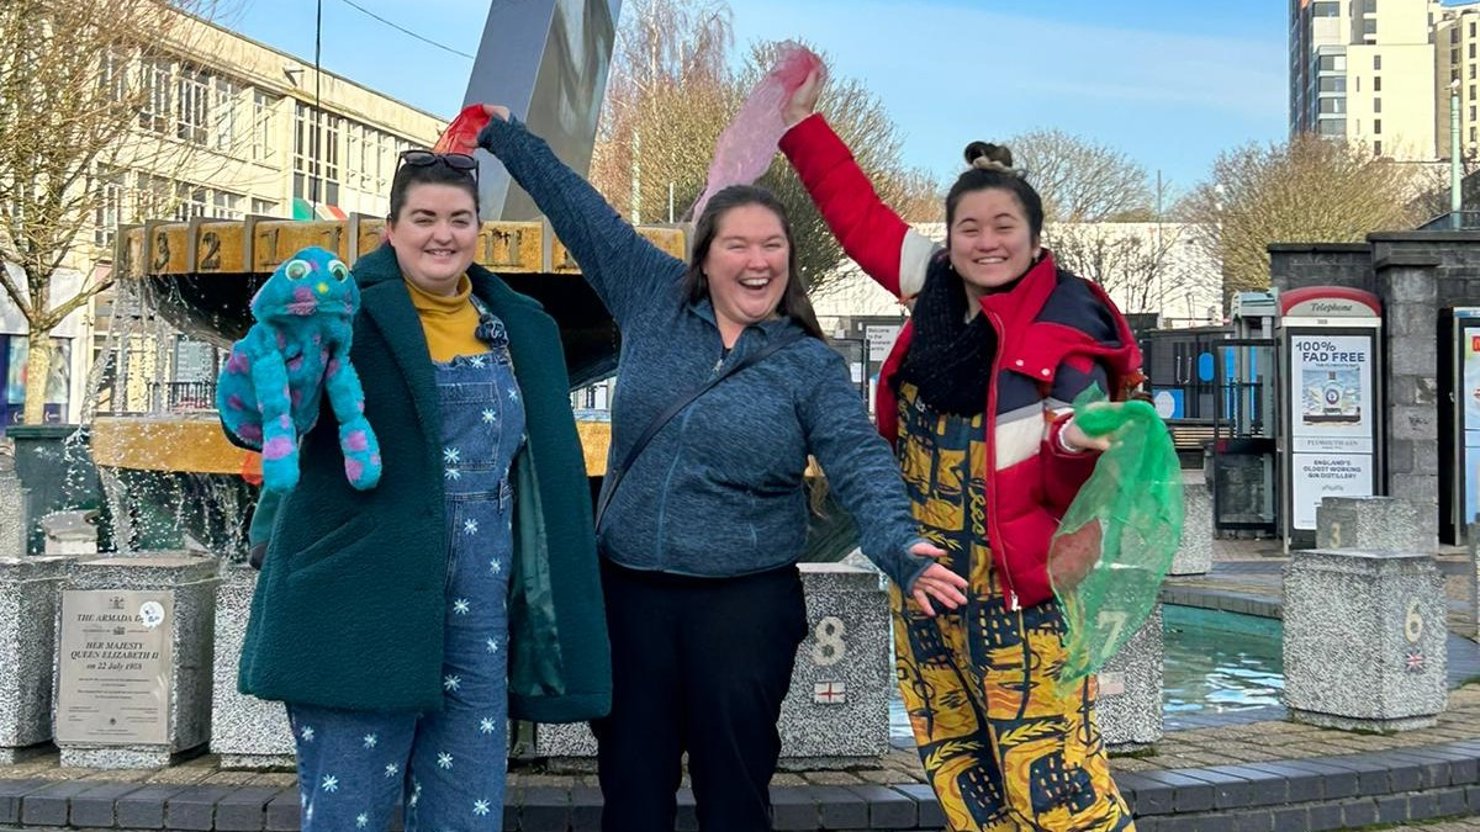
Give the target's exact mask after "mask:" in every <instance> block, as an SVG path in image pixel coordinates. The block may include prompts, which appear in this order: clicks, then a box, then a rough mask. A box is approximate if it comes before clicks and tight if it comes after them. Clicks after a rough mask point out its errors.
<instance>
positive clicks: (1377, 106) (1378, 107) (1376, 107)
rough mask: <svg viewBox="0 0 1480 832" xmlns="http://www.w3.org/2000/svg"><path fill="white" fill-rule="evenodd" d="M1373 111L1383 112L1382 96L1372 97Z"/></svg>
mask: <svg viewBox="0 0 1480 832" xmlns="http://www.w3.org/2000/svg"><path fill="white" fill-rule="evenodd" d="M1372 112H1374V113H1380V112H1382V99H1381V98H1374V99H1372Z"/></svg>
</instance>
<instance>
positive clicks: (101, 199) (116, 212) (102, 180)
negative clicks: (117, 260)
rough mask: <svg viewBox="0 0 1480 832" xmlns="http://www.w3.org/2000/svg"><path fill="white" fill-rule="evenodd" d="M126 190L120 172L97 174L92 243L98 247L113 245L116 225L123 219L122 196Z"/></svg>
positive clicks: (123, 177) (116, 229)
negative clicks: (96, 199)
mask: <svg viewBox="0 0 1480 832" xmlns="http://www.w3.org/2000/svg"><path fill="white" fill-rule="evenodd" d="M126 190H127V186H126V184H125V176H124V174H123V173H122V172H119V171H111V172H101V171H100V172H99V175H98V201H97V203H96V204H95V205H94V207H93V242H94V243H96V244H98V245H99V246H103V247H108V246H112V245H113V238H114V234H115V233H116V232H117V231H118V223H119V222H121V221H122V219H123V195H124V192H125V191H126Z"/></svg>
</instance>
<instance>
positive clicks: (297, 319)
mask: <svg viewBox="0 0 1480 832" xmlns="http://www.w3.org/2000/svg"><path fill="white" fill-rule="evenodd" d="M475 173H476V163H475V162H474V160H473V159H472V158H471V157H469V156H466V155H462V154H455V153H449V154H442V153H433V152H430V151H422V150H413V151H406V152H405V153H402V154H401V158H400V165H399V167H398V169H397V171H396V175H395V178H394V180H393V182H392V185H391V194H390V216H389V217H388V219H387V226H386V229H387V230H386V238H387V240H386V242H385V243H384V244H383V245H382V246H381V247H380V248H379V249H378V250H376V251H374V252H372V253H370V254H368V255H366V256H364V257H362V258H360V259H359V260H358V261H357V262H356V263H355V265H354V269H353V274H352V279H353V280H352V282H353V283H354V284H357V286H358V289H359V308H358V311H356V312H354V313H353V318H352V322H353V329H352V334H353V341H352V345H351V346H350V347H349V350H348V359H349V361H348V364H349V365H350V366H352V367H353V368H354V370H356V371H357V372H358V378H359V379H360V381H361V383H362V385H363V397H362V398H360V400H359V401H351V402H349V403H348V404H345V403H344V402H342V401H340V399H341V398H342V397H343V395H344V393H343V391H342V390H336V389H335V386H336V379H337V376H336V375H335V374H336V373H337V372H343V367H342V366H341V363H340V362H339V361H338V359H336V358H335V357H334V356H333V355H332V354H331V353H329V352H327V350H328V347H327V345H326V343H325V341H326V338H325V336H324V335H323V333H322V332H319V331H316V330H315V328H314V327H313V326H312V325H311V323H310V322H308V321H305V320H304V319H305V318H309V317H311V316H318V315H333V314H340V315H343V312H344V310H345V309H346V308H347V307H346V306H345V304H344V303H343V302H338V301H336V302H335V303H327V304H316V303H315V302H313V301H314V300H315V298H314V293H315V292H318V293H319V294H322V295H323V296H324V297H325V298H327V297H329V296H331V295H334V296H336V297H337V295H336V294H335V289H336V286H335V283H334V281H343V280H349V279H350V277H351V276H350V275H345V274H342V271H343V266H342V264H338V261H333V260H332V256H331V255H328V253H327V252H323V251H322V250H312V249H311V250H308V251H306V252H302V253H300V254H299V255H298V256H295V258H294V259H293V260H292V261H290V262H288V263H285V264H284V266H283V267H281V268H280V269H279V270H278V272H277V273H275V274H274V276H273V278H272V279H271V280H269V282H268V283H267V284H265V285H264V287H263V290H262V292H261V293H259V296H258V298H257V299H256V300H254V304H253V312H254V314H255V315H256V316H257V320H258V323H257V324H256V326H254V328H253V329H254V330H259V329H260V328H267V329H269V330H271V334H269V335H261V334H257V335H255V336H254V335H250V334H249V336H248V338H246V339H243V341H242V342H238V344H237V348H236V349H234V350H233V358H232V362H231V364H232V365H233V366H234V372H236V373H237V374H238V375H240V374H241V373H242V372H245V373H247V375H248V376H250V379H251V382H252V383H253V384H256V382H258V380H259V375H258V374H257V373H254V372H253V371H252V369H251V367H248V366H244V365H252V366H257V365H260V364H263V363H264V361H267V363H272V364H276V363H278V362H281V363H282V364H283V365H284V366H285V367H286V368H287V374H288V375H287V384H288V386H289V387H290V388H291V389H289V390H287V391H286V392H287V393H288V406H289V407H290V408H291V409H292V411H293V412H292V414H291V417H292V418H290V417H289V416H288V415H282V414H277V413H276V411H274V410H273V409H272V408H271V407H269V406H268V405H267V404H266V402H263V404H262V405H261V406H260V409H259V408H258V407H257V406H256V405H255V403H254V402H252V401H248V400H249V399H251V398H252V396H251V395H248V396H245V398H244V400H243V401H241V402H236V403H234V404H233V403H231V402H225V401H223V403H222V414H223V421H224V422H225V423H226V425H227V427H228V435H230V436H232V438H233V441H236V442H238V443H239V444H242V445H243V446H245V447H251V448H254V449H255V448H262V449H263V450H264V451H267V450H270V449H269V448H268V445H269V443H271V442H273V437H272V433H273V430H274V429H275V428H277V427H281V428H286V427H287V425H288V424H289V423H290V422H303V423H306V424H304V425H302V426H300V427H299V428H298V429H299V430H301V439H300V440H298V444H297V445H296V446H295V447H296V459H294V456H295V455H294V454H291V453H288V452H287V451H288V446H286V445H283V444H282V443H281V442H278V443H277V444H276V445H275V446H274V447H276V448H277V449H278V451H277V452H275V453H273V454H272V455H271V456H269V455H268V454H267V453H264V477H265V478H266V488H268V489H274V488H276V490H267V491H265V492H264V495H265V497H266V501H265V503H264V505H262V506H260V507H259V511H260V512H265V514H264V515H263V518H264V521H265V519H266V518H270V523H271V533H270V542H269V543H268V545H267V551H266V555H265V557H264V559H263V562H262V573H261V576H260V578H259V581H258V584H257V590H256V596H255V598H254V599H253V602H252V613H251V619H250V622H249V624H248V629H247V636H246V641H245V644H244V646H243V651H242V661H241V668H240V680H239V686H240V688H241V690H242V691H243V692H244V693H248V694H252V695H254V696H257V697H259V698H262V699H270V700H280V701H283V702H285V703H286V704H287V709H288V715H289V719H290V722H291V724H292V730H293V736H294V739H295V742H296V744H297V751H298V774H299V788H300V790H301V793H302V804H303V808H302V828H303V829H304V830H305V832H315V831H316V830H326V831H327V830H333V832H341V831H342V830H352V829H372V830H385V829H386V828H387V827H388V826H389V824H390V822H391V816H392V813H393V812H394V810H395V807H396V805H397V803H398V802H401V801H403V800H404V803H405V828H406V829H407V830H426V829H501V828H502V825H503V798H504V780H505V773H506V763H507V749H508V736H507V728H506V726H507V723H508V719H510V718H511V717H512V718H516V719H528V720H536V721H540V722H574V721H583V720H588V719H592V718H595V717H600V716H604V715H605V714H606V713H607V711H608V709H609V707H610V702H611V690H610V684H611V683H610V670H609V667H610V659H609V656H608V651H607V640H606V630H605V621H604V617H603V613H602V606H601V591H600V586H599V579H598V573H597V561H596V554H595V543H594V540H593V535H592V530H591V504H590V496H589V495H590V491H589V488H588V486H587V480H586V472H585V466H584V462H583V457H582V453H581V446H580V441H579V438H578V436H577V434H576V428H575V422H574V419H573V416H572V414H571V410H570V401H569V393H568V389H569V381H568V379H567V376H566V370H565V362H564V356H563V353H562V349H561V343H560V336H559V332H558V330H557V328H556V325H555V322H554V320H553V319H551V318H550V317H549V316H548V315H546V314H545V313H544V312H543V311H541V309H540V307H539V306H538V305H537V304H536V303H535V302H534V301H532V300H530V299H528V298H526V297H524V296H522V295H519V294H517V293H515V292H514V291H512V290H511V289H510V288H509V287H508V286H507V285H505V284H504V282H503V281H501V280H500V279H499V278H498V277H497V276H496V275H494V274H493V273H491V272H489V271H488V270H486V269H484V268H482V267H480V266H478V265H475V264H474V263H473V249H474V244H475V242H476V240H477V235H478V227H479V222H478V200H477V183H476V180H475ZM305 285H307V287H308V288H307V289H305V288H304V286H305ZM274 293H277V294H276V295H275V294H274ZM279 296H280V297H281V298H284V299H286V302H285V303H283V304H281V305H278V306H276V307H273V306H272V304H270V303H268V301H271V300H273V299H274V298H276V297H279ZM259 302H260V303H259ZM336 303H337V306H336V305H335V304H336ZM290 307H291V308H290ZM273 309H276V311H278V312H284V311H286V314H287V316H288V319H283V318H282V317H281V316H274V315H272V314H264V312H270V311H271V310H273ZM285 320H286V322H284V321H285ZM279 335H281V336H282V337H278V336H279ZM254 344H255V345H257V346H258V348H259V349H258V353H259V354H250V355H249V353H250V352H251V351H250V350H249V349H248V348H249V347H250V346H252V345H254ZM262 344H268V345H272V344H276V346H277V347H278V349H280V350H281V352H282V356H281V357H277V358H271V357H269V358H267V359H265V358H264V356H262V355H260V353H261V349H260V347H261V345H262ZM321 350H324V351H326V352H323V353H322V354H324V355H326V356H327V358H326V359H325V360H324V362H323V363H324V369H325V372H326V373H327V377H326V378H327V381H326V384H327V387H328V388H329V389H328V390H327V391H326V393H327V398H328V399H329V403H330V405H332V411H333V414H334V415H335V416H336V417H337V418H336V419H329V418H320V419H318V420H317V423H316V424H314V423H313V419H312V418H311V417H312V411H316V410H317V408H318V404H317V399H318V396H319V393H318V390H317V389H310V388H305V387H304V385H305V384H308V385H316V384H318V380H317V379H308V380H306V381H305V380H304V379H299V378H297V377H296V376H295V375H294V368H295V366H296V367H297V368H299V370H300V371H301V369H302V368H303V366H304V364H305V362H304V356H305V355H306V356H307V357H308V359H309V362H308V363H311V359H312V358H313V356H314V355H315V354H320V353H321ZM268 351H269V352H270V350H268ZM295 362H297V364H296V365H295ZM232 372H233V368H232V367H228V370H227V372H226V373H225V374H223V380H222V387H223V388H226V387H227V386H228V385H229V384H234V385H236V387H238V388H240V387H241V386H242V384H243V380H242V378H240V377H239V378H236V379H234V380H232V379H228V378H226V376H227V375H229V374H230V373H232ZM260 377H261V379H263V380H264V382H265V384H256V388H257V389H259V390H262V391H264V393H265V395H263V396H260V397H258V399H259V400H260V399H265V398H274V397H276V398H281V397H282V393H283V392H284V390H283V387H282V386H280V385H277V384H276V381H275V380H281V379H280V378H279V377H278V376H276V375H273V374H272V373H268V372H266V371H263V374H262V375H261V376H260ZM253 384H248V385H247V386H248V387H251V386H253ZM341 386H342V385H341ZM300 388H302V389H300ZM223 398H224V397H223ZM326 409H328V408H326ZM253 411H258V412H260V414H261V415H260V416H259V417H258V419H257V421H256V422H255V423H254V422H253V421H252V420H251V419H250V418H249V419H246V420H245V421H243V420H241V419H240V418H238V417H240V416H241V414H242V412H246V413H248V414H250V413H252V412H253ZM360 412H362V413H363V418H362V419H359V420H358V422H357V421H356V417H358V416H359V413H360ZM270 414H272V415H270ZM274 415H275V416H278V417H279V418H277V419H276V420H274V418H273V416H274ZM263 421H267V422H269V425H268V426H267V427H268V431H267V433H268V434H269V436H268V437H267V438H266V439H265V440H264V438H263V435H262V433H263V431H262V427H263V426H262V424H261V423H262V422H263ZM340 421H343V422H344V423H345V426H344V428H341V427H340V425H339V424H336V422H340ZM359 422H368V425H369V427H371V428H373V433H370V432H368V431H366V432H367V433H369V435H370V437H371V438H372V439H376V438H378V442H379V451H380V453H379V458H378V460H376V461H378V463H379V466H380V467H379V482H378V484H375V483H373V477H371V476H370V475H369V473H370V472H368V471H367V468H366V465H365V463H366V462H368V461H369V460H362V459H359V458H357V457H359V456H363V454H364V449H365V447H366V445H365V444H364V443H363V442H362V441H361V439H360V438H357V437H356V436H355V431H356V429H357V427H363V426H360V425H359ZM292 438H293V437H291V436H290V440H289V441H290V442H291V440H292ZM285 459H286V460H293V461H295V462H296V467H294V466H287V465H286V463H284V462H283V460H285ZM275 463H276V465H275ZM285 468H292V470H291V471H288V472H285V470H284V469H285ZM371 468H373V465H372V466H371ZM536 471H538V473H536ZM294 479H296V485H293V483H292V480H294ZM284 486H288V487H291V490H287V488H285V487H284ZM274 502H276V503H277V505H276V508H273V507H272V505H271V504H272V503H274ZM264 521H259V522H258V523H256V524H255V525H257V526H258V527H259V529H260V526H262V525H265V524H266V522H264Z"/></svg>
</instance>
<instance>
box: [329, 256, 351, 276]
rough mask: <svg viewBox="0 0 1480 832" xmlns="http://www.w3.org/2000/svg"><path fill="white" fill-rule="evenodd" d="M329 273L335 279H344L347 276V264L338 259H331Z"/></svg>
mask: <svg viewBox="0 0 1480 832" xmlns="http://www.w3.org/2000/svg"><path fill="white" fill-rule="evenodd" d="M329 274H332V275H334V279H335V280H344V279H345V278H347V277H349V266H346V265H344V263H342V262H340V261H338V260H335V261H332V262H331V263H329Z"/></svg>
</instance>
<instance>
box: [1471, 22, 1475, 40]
mask: <svg viewBox="0 0 1480 832" xmlns="http://www.w3.org/2000/svg"><path fill="white" fill-rule="evenodd" d="M1474 36H1475V21H1473V20H1471V21H1470V37H1474Z"/></svg>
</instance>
